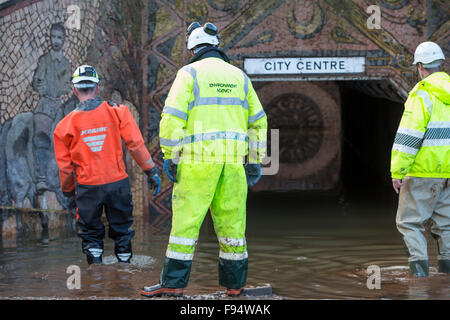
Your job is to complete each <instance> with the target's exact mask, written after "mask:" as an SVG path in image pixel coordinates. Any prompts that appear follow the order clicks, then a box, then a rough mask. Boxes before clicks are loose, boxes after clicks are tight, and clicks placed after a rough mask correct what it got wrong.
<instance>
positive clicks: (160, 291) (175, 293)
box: [141, 284, 183, 297]
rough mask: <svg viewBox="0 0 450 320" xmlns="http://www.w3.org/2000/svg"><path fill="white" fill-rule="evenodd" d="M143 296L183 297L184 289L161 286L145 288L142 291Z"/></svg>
mask: <svg viewBox="0 0 450 320" xmlns="http://www.w3.org/2000/svg"><path fill="white" fill-rule="evenodd" d="M141 295H143V296H145V297H161V296H171V297H181V296H182V295H183V289H180V288H164V287H162V286H161V285H160V284H156V285H154V286H151V287H144V288H143V289H142V291H141Z"/></svg>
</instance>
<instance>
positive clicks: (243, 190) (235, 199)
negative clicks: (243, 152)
mask: <svg viewBox="0 0 450 320" xmlns="http://www.w3.org/2000/svg"><path fill="white" fill-rule="evenodd" d="M246 201H247V179H246V177H245V170H244V167H243V165H238V164H225V166H224V169H223V171H222V174H221V176H220V179H219V183H218V185H217V189H216V193H215V195H214V200H213V202H212V205H211V214H212V218H213V221H214V228H215V230H216V234H217V238H218V240H219V247H220V251H219V284H220V285H222V286H224V287H226V288H227V289H240V288H242V287H244V286H245V283H246V280H247V271H248V253H247V242H246V239H245V227H246Z"/></svg>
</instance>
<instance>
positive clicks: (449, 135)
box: [425, 128, 450, 139]
mask: <svg viewBox="0 0 450 320" xmlns="http://www.w3.org/2000/svg"><path fill="white" fill-rule="evenodd" d="M425 139H450V128H428V130H427V132H426V133H425Z"/></svg>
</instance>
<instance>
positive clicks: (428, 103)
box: [416, 90, 433, 114]
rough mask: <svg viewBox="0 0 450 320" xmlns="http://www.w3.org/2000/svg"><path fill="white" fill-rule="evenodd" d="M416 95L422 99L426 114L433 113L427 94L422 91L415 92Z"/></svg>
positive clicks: (431, 103)
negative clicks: (426, 110) (426, 109)
mask: <svg viewBox="0 0 450 320" xmlns="http://www.w3.org/2000/svg"><path fill="white" fill-rule="evenodd" d="M416 94H417V95H418V96H419V97H421V98H422V99H423V102H424V103H425V105H426V106H427V108H428V112H429V113H430V114H431V112H432V111H433V102H432V101H431V99H430V96H429V95H428V92H426V91H423V90H417V91H416Z"/></svg>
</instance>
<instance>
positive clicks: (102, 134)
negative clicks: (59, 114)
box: [53, 100, 155, 192]
mask: <svg viewBox="0 0 450 320" xmlns="http://www.w3.org/2000/svg"><path fill="white" fill-rule="evenodd" d="M92 101H95V100H92ZM98 103H99V104H100V105H99V106H98V107H96V108H95V109H92V110H83V109H80V108H77V109H75V110H74V111H72V112H71V113H69V114H68V115H67V116H66V117H64V119H62V120H61V121H60V122H59V123H58V125H57V126H56V128H55V131H54V133H53V141H54V146H55V157H56V162H57V164H58V167H59V178H60V180H61V189H62V191H63V192H72V191H73V190H74V188H75V177H74V172H75V176H76V182H77V183H79V184H84V185H101V184H106V183H111V182H115V181H119V180H122V179H125V178H126V177H128V175H127V173H126V171H125V163H124V161H123V152H122V141H121V139H123V140H124V141H125V146H126V148H127V149H128V150H129V151H130V153H131V156H132V157H133V158H134V160H135V161H136V162H137V163H138V165H139V166H140V167H141V168H142V169H143V170H144V171H148V170H150V169H152V168H153V167H154V166H155V164H154V162H153V160H152V157H151V155H150V153H149V152H148V150H147V148H146V147H145V144H144V139H143V138H142V134H141V132H140V130H139V128H138V126H137V124H136V122H135V121H134V118H133V116H132V115H131V112H130V110H129V109H128V107H127V106H124V105H119V106H117V105H114V106H112V105H110V104H109V103H108V102H106V101H103V102H100V101H99V102H98Z"/></svg>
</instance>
